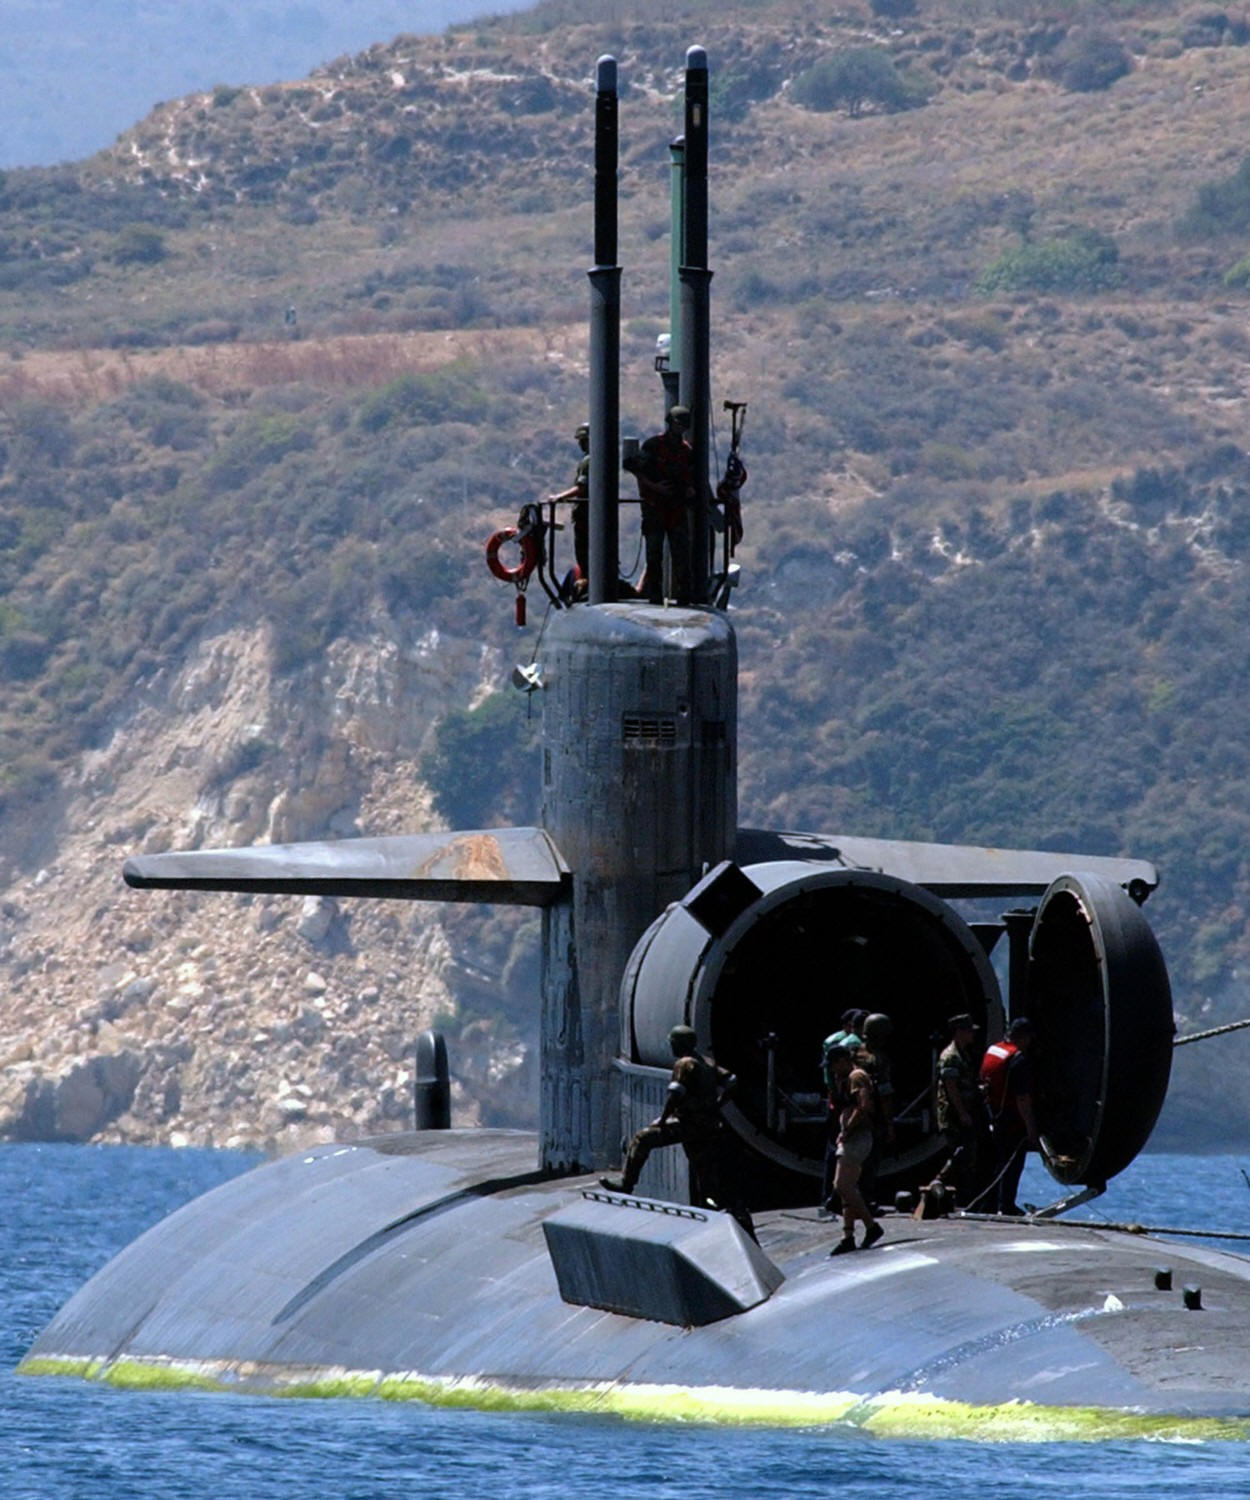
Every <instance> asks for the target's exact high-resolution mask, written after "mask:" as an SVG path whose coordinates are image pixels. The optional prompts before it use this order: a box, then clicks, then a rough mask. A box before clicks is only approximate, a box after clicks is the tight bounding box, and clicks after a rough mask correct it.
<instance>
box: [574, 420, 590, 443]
mask: <svg viewBox="0 0 1250 1500" xmlns="http://www.w3.org/2000/svg"><path fill="white" fill-rule="evenodd" d="M573 436H574V438H576V439H577V440H578V441H579V442H580V441H581V439H582V438H588V437H589V436H590V423H589V422H579V423H578V424H577V426H576V427H575V428H574V429H573Z"/></svg>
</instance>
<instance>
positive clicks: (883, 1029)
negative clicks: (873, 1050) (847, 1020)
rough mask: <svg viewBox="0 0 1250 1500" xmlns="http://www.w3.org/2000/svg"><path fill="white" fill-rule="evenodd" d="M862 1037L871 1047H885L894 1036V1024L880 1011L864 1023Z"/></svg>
mask: <svg viewBox="0 0 1250 1500" xmlns="http://www.w3.org/2000/svg"><path fill="white" fill-rule="evenodd" d="M861 1035H862V1036H863V1038H864V1040H865V1041H866V1042H867V1043H868V1045H869V1046H870V1047H881V1046H884V1045H885V1043H886V1042H888V1041H889V1040H890V1038H891V1037H892V1036H893V1035H894V1022H893V1021H891V1020H890V1018H889V1016H883V1015H882V1014H881V1013H880V1012H879V1011H878V1012H875V1013H874V1014H873V1015H871V1016H869V1017H868V1018H867V1020H866V1021H865V1022H864V1029H863V1031H862V1032H861Z"/></svg>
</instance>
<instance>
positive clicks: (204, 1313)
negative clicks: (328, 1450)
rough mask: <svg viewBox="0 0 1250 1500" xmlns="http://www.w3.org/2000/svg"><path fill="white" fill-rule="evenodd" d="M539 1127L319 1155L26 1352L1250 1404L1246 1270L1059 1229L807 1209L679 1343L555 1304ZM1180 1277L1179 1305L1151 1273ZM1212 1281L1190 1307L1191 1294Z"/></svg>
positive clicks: (94, 1299) (1114, 1401)
mask: <svg viewBox="0 0 1250 1500" xmlns="http://www.w3.org/2000/svg"><path fill="white" fill-rule="evenodd" d="M535 1160H536V1142H535V1139H534V1137H533V1136H532V1135H528V1134H524V1133H516V1132H501V1131H471V1132H460V1131H446V1132H430V1133H425V1134H421V1135H395V1136H384V1137H381V1138H376V1139H373V1140H369V1141H363V1142H359V1143H355V1144H352V1145H340V1146H326V1147H319V1148H316V1149H314V1150H312V1151H308V1152H305V1153H303V1154H299V1155H295V1156H292V1157H287V1158H284V1159H283V1160H280V1161H276V1162H273V1163H269V1164H267V1165H265V1166H262V1167H260V1168H257V1169H256V1170H255V1171H253V1172H250V1173H247V1174H245V1175H244V1176H242V1177H239V1178H236V1179H234V1180H232V1181H231V1182H229V1183H226V1184H224V1185H223V1186H222V1187H219V1188H217V1189H215V1190H214V1191H213V1192H211V1193H209V1194H206V1195H205V1196H204V1197H202V1198H200V1199H197V1200H195V1201H194V1202H193V1203H191V1204H188V1205H187V1206H186V1207H185V1208H183V1209H180V1210H179V1211H178V1212H176V1213H175V1214H173V1215H171V1216H170V1217H169V1218H168V1219H166V1220H164V1221H163V1222H162V1223H161V1224H159V1225H157V1226H155V1227H154V1228H153V1229H152V1230H149V1231H148V1233H147V1234H145V1235H143V1236H141V1237H140V1239H138V1240H137V1241H135V1243H134V1244H133V1245H131V1246H130V1247H128V1248H127V1249H126V1250H124V1251H123V1252H121V1254H120V1255H119V1256H117V1257H116V1258H115V1259H114V1260H113V1261H111V1262H110V1263H109V1264H108V1265H107V1266H106V1267H104V1269H103V1270H102V1271H100V1272H99V1273H98V1274H97V1275H96V1277H94V1278H93V1279H92V1280H91V1281H90V1282H89V1283H88V1284H87V1285H86V1286H85V1287H84V1288H82V1290H81V1291H80V1292H78V1293H77V1294H76V1295H75V1296H74V1297H73V1298H72V1299H71V1300H70V1301H69V1302H68V1303H67V1304H66V1306H65V1307H64V1308H63V1309H62V1311H61V1312H60V1313H59V1314H58V1315H57V1317H56V1318H55V1319H54V1320H53V1322H52V1323H51V1324H50V1325H49V1327H48V1328H47V1329H46V1330H45V1332H44V1333H43V1334H42V1335H41V1336H40V1338H39V1339H38V1340H37V1341H36V1343H35V1345H34V1346H33V1347H32V1349H31V1351H30V1354H29V1356H28V1360H38V1359H53V1360H55V1359H58V1358H61V1359H84V1358H88V1359H94V1360H102V1361H118V1360H135V1361H140V1362H142V1361H148V1362H154V1363H155V1362H165V1363H173V1364H178V1363H180V1362H181V1363H185V1364H194V1365H196V1366H198V1367H201V1368H204V1367H214V1368H221V1369H227V1368H228V1369H229V1370H230V1371H232V1372H233V1376H234V1378H238V1379H241V1380H243V1381H246V1380H247V1378H248V1372H249V1371H256V1372H263V1373H264V1375H265V1378H266V1379H270V1380H271V1379H272V1377H273V1375H274V1372H280V1371H282V1370H284V1369H292V1370H294V1369H298V1370H300V1371H308V1370H318V1369H335V1370H348V1371H383V1372H396V1373H399V1372H403V1373H414V1372H415V1373H418V1374H420V1375H422V1376H424V1377H429V1378H433V1379H456V1378H463V1377H471V1378H476V1379H484V1380H491V1381H497V1382H499V1383H502V1384H511V1385H513V1386H518V1387H529V1388H533V1387H535V1386H545V1385H549V1384H550V1385H556V1386H570V1385H577V1384H580V1383H589V1382H602V1381H607V1382H631V1383H644V1384H646V1383H651V1384H663V1385H680V1386H684V1387H687V1388H690V1389H698V1388H705V1387H726V1388H731V1389H750V1390H773V1391H791V1392H818V1393H819V1392H835V1391H850V1392H855V1393H859V1394H862V1395H864V1396H871V1395H874V1394H877V1393H881V1392H886V1391H902V1392H916V1393H925V1394H928V1395H932V1396H935V1397H939V1398H943V1399H948V1400H951V1401H959V1402H966V1403H971V1404H975V1405H985V1406H993V1405H999V1404H1001V1403H1003V1402H1004V1401H1009V1400H1020V1401H1031V1402H1036V1403H1039V1404H1042V1405H1051V1406H1075V1407H1099V1408H1117V1409H1133V1410H1141V1411H1146V1412H1160V1413H1168V1414H1177V1413H1183V1414H1187V1415H1202V1416H1233V1415H1236V1416H1245V1415H1248V1414H1250V1373H1248V1372H1247V1369H1246V1366H1245V1362H1244V1351H1245V1349H1246V1348H1247V1347H1250V1260H1246V1259H1243V1258H1242V1257H1239V1256H1233V1255H1229V1254H1225V1253H1222V1252H1219V1251H1216V1250H1209V1249H1205V1248H1201V1247H1196V1246H1192V1245H1188V1244H1185V1245H1181V1244H1176V1243H1173V1242H1170V1241H1162V1240H1159V1239H1152V1238H1149V1237H1146V1236H1140V1235H1131V1234H1125V1233H1123V1232H1118V1231H1114V1230H1110V1229H1106V1230H1104V1229H1095V1228H1086V1227H1076V1226H1064V1225H1062V1224H1058V1223H1054V1222H1027V1221H1019V1220H1001V1221H995V1220H990V1221H985V1220H974V1219H948V1220H934V1221H928V1222H917V1221H915V1220H912V1219H910V1218H905V1217H899V1216H888V1217H886V1219H885V1220H884V1222H885V1225H886V1238H885V1239H884V1240H883V1241H882V1242H881V1243H880V1244H879V1245H878V1246H877V1247H876V1248H874V1249H873V1250H872V1251H870V1252H867V1253H857V1254H855V1255H853V1256H845V1257H840V1258H837V1259H833V1260H831V1259H830V1258H829V1256H828V1250H829V1248H830V1246H831V1245H832V1243H833V1241H834V1239H835V1238H836V1237H837V1234H838V1232H839V1229H840V1226H839V1225H838V1224H837V1223H834V1222H830V1221H828V1220H822V1219H821V1218H820V1217H819V1216H818V1215H817V1213H816V1211H815V1210H814V1209H792V1210H780V1211H772V1212H768V1213H765V1214H762V1215H760V1216H759V1218H758V1221H757V1222H758V1230H759V1240H760V1245H761V1247H762V1248H763V1249H764V1251H765V1252H766V1253H767V1254H768V1256H769V1257H770V1258H771V1259H772V1260H773V1261H774V1262H775V1264H776V1265H777V1266H778V1267H780V1269H781V1270H782V1271H783V1272H784V1273H785V1277H786V1280H785V1282H784V1283H783V1284H782V1285H781V1286H780V1288H779V1289H778V1290H777V1291H776V1292H775V1293H774V1294H773V1296H772V1297H771V1298H770V1299H769V1300H768V1301H766V1302H764V1303H762V1304H760V1305H759V1306H757V1307H754V1308H752V1309H751V1310H750V1311H748V1312H745V1313H742V1314H740V1315H738V1316H736V1317H731V1318H727V1319H725V1320H723V1321H721V1322H717V1323H713V1324H709V1325H707V1326H705V1327H701V1328H695V1329H683V1328H677V1327H673V1326H670V1325H666V1324H662V1323H655V1322H649V1321H644V1320H641V1319H635V1318H629V1317H625V1316H622V1315H620V1314H617V1313H609V1312H603V1311H600V1310H598V1309H595V1308H590V1307H581V1306H572V1305H570V1304H568V1303H565V1302H562V1301H561V1300H560V1296H559V1292H558V1289H557V1287H556V1282H555V1276H554V1272H553V1269H552V1265H551V1261H550V1258H549V1256H548V1253H547V1248H546V1244H545V1241H544V1236H543V1232H542V1224H543V1221H544V1220H545V1219H546V1218H549V1217H550V1216H551V1215H552V1214H553V1213H555V1212H557V1211H558V1210H559V1209H561V1208H562V1207H565V1206H566V1205H568V1204H569V1203H571V1202H574V1201H577V1200H578V1199H579V1197H580V1194H581V1193H582V1191H583V1190H584V1189H586V1188H588V1187H592V1186H593V1179H590V1178H563V1179H545V1180H544V1179H540V1178H539V1177H538V1175H537V1174H536V1173H535V1172H534V1162H535ZM1162 1265H1167V1266H1170V1267H1171V1268H1172V1271H1173V1288H1174V1289H1173V1290H1171V1291H1166V1292H1165V1291H1159V1290H1156V1287H1155V1271H1156V1269H1157V1268H1158V1267H1160V1266H1162ZM1192 1284H1197V1285H1200V1286H1201V1288H1202V1308H1201V1310H1196V1311H1191V1310H1187V1309H1186V1308H1185V1305H1184V1299H1183V1294H1182V1288H1183V1287H1184V1286H1186V1285H1192Z"/></svg>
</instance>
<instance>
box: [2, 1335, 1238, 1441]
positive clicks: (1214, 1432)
mask: <svg viewBox="0 0 1250 1500" xmlns="http://www.w3.org/2000/svg"><path fill="white" fill-rule="evenodd" d="M18 1373H19V1374H22V1375H69V1376H74V1377H77V1378H78V1379H82V1380H97V1381H102V1382H104V1383H106V1384H108V1385H113V1386H118V1387H120V1388H122V1389H125V1390H149V1391H150V1390H204V1391H239V1392H243V1393H245V1394H248V1395H266V1396H298V1397H305V1398H323V1399H324V1398H335V1397H344V1396H357V1397H360V1396H367V1397H372V1398H374V1399H375V1400H382V1401H419V1402H422V1403H424V1404H425V1405H427V1406H447V1407H472V1408H473V1409H475V1410H477V1411H509V1412H524V1411H530V1412H580V1413H591V1414H600V1415H604V1416H613V1417H621V1418H624V1419H627V1420H631V1421H643V1422H707V1423H721V1424H728V1425H742V1426H745V1425H755V1426H763V1427H822V1426H831V1425H838V1424H841V1425H844V1426H850V1427H855V1428H858V1429H860V1430H861V1431H864V1432H868V1433H871V1434H872V1435H873V1436H876V1437H898V1438H947V1439H949V1438H962V1439H967V1440H969V1441H974V1442H998V1443H1002V1442H1011V1443H1019V1442H1026V1443H1044V1442H1065V1443H1072V1442H1107V1441H1123V1440H1125V1439H1137V1440H1143V1439H1144V1440H1153V1441H1156V1442H1244V1441H1246V1439H1247V1438H1250V1419H1247V1418H1238V1417H1186V1416H1159V1415H1157V1414H1148V1413H1144V1412H1132V1411H1122V1410H1116V1409H1115V1408H1110V1407H1093V1406H1090V1407H1077V1406H1037V1405H1034V1404H1032V1403H1030V1402H1026V1401H1011V1402H1007V1403H1005V1404H1004V1405H1001V1406H973V1405H970V1404H968V1403H967V1402H963V1401H947V1400H943V1399H942V1398H940V1397H937V1396H925V1395H916V1394H905V1393H903V1392H899V1391H887V1392H884V1393H882V1394H880V1395H876V1396H869V1397H864V1396H858V1395H853V1394H849V1393H845V1392H829V1393H817V1392H811V1391H770V1390H739V1389H736V1388H733V1387H729V1386H699V1387H697V1388H695V1389H693V1390H691V1389H687V1388H686V1387H684V1386H671V1385H634V1384H629V1385H626V1384H618V1383H615V1382H601V1383H587V1384H584V1385H568V1386H555V1385H547V1386H541V1387H535V1388H532V1389H531V1388H528V1387H525V1386H511V1385H507V1384H503V1383H500V1382H493V1381H489V1380H480V1379H474V1378H462V1379H443V1378H432V1377H429V1376H421V1375H412V1374H409V1375H383V1374H381V1373H380V1372H378V1371H369V1370H333V1369H317V1370H307V1371H301V1370H298V1369H289V1368H285V1367H278V1366H266V1365H247V1364H228V1363H226V1362H225V1361H207V1362H202V1363H200V1362H195V1363H192V1362H174V1361H170V1360H156V1359H153V1360H134V1359H118V1360H112V1361H109V1360H102V1359H75V1358H70V1357H61V1356H58V1357H51V1358H49V1357H41V1358H35V1359H27V1360H24V1361H23V1362H22V1364H21V1365H19V1367H18Z"/></svg>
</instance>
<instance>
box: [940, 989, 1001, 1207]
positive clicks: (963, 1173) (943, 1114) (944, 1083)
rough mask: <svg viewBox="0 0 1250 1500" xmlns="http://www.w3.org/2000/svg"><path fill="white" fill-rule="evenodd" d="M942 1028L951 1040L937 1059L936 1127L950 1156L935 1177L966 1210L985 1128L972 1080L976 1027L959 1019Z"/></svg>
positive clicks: (975, 1188) (981, 1099)
mask: <svg viewBox="0 0 1250 1500" xmlns="http://www.w3.org/2000/svg"><path fill="white" fill-rule="evenodd" d="M946 1024H947V1026H948V1027H949V1028H950V1033H951V1040H950V1042H949V1043H948V1044H947V1046H946V1047H945V1049H944V1050H943V1051H942V1053H941V1055H940V1056H939V1057H938V1089H937V1121H938V1129H939V1130H941V1131H942V1133H943V1134H944V1135H945V1136H946V1144H947V1145H948V1146H949V1147H950V1156H949V1157H947V1159H946V1163H945V1165H944V1166H943V1167H942V1170H941V1171H940V1172H939V1173H938V1176H939V1177H941V1179H942V1180H943V1181H944V1182H948V1183H950V1185H951V1187H952V1188H953V1189H954V1191H955V1202H956V1203H957V1204H958V1205H959V1206H960V1207H961V1208H966V1207H967V1206H968V1204H969V1203H971V1202H972V1200H973V1199H974V1198H975V1197H976V1195H977V1193H978V1192H979V1191H980V1185H981V1169H982V1167H983V1165H984V1161H985V1157H986V1155H987V1150H986V1148H987V1147H988V1145H989V1140H988V1136H989V1122H988V1120H987V1119H986V1115H985V1096H984V1095H983V1094H982V1093H981V1085H980V1083H979V1081H978V1078H977V1052H976V1037H977V1026H976V1022H975V1021H974V1020H973V1019H972V1017H971V1016H970V1015H966V1014H965V1015H958V1016H952V1017H951V1018H950V1020H949V1021H948V1022H947V1023H946Z"/></svg>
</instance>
